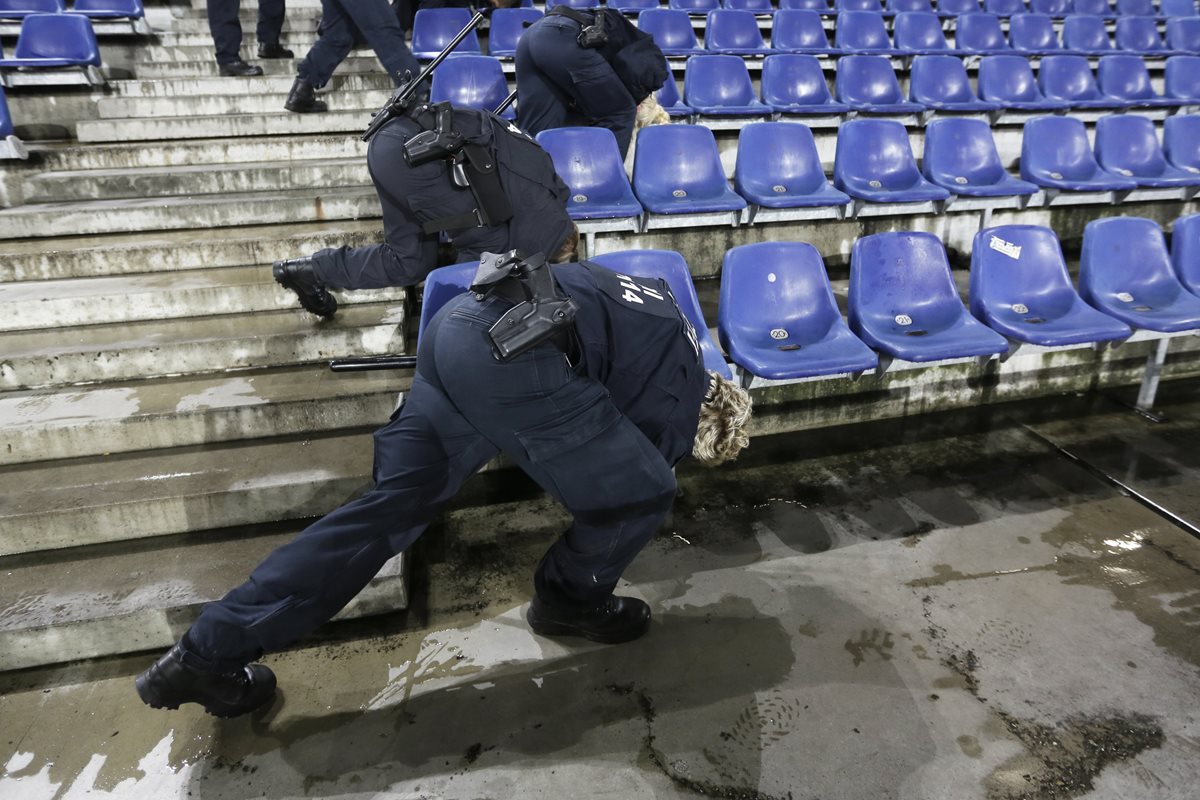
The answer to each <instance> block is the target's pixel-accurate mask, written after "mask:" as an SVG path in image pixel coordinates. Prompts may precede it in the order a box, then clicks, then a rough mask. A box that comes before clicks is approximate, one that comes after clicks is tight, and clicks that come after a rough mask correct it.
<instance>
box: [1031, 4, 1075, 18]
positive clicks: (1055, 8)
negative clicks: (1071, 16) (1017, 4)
mask: <svg viewBox="0 0 1200 800" xmlns="http://www.w3.org/2000/svg"><path fill="white" fill-rule="evenodd" d="M1070 6H1071V3H1070V0H1029V10H1030V11H1031V12H1032V13H1034V14H1048V15H1050V16H1054V17H1065V16H1066V15H1067V13H1068V12H1069V11H1070V10H1071V9H1070Z"/></svg>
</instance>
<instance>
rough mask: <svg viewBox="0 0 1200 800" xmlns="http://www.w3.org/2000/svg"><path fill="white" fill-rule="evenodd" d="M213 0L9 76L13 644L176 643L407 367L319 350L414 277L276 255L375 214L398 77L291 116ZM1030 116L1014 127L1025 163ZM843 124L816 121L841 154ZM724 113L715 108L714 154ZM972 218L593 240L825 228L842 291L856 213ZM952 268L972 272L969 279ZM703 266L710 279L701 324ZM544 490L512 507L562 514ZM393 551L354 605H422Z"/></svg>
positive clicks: (786, 393) (943, 391) (786, 425)
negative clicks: (290, 279)
mask: <svg viewBox="0 0 1200 800" xmlns="http://www.w3.org/2000/svg"><path fill="white" fill-rule="evenodd" d="M203 5H204V3H203V1H202V0H193V2H192V5H191V6H186V5H173V6H164V5H151V6H150V7H149V8H148V9H147V20H148V22H149V23H150V26H151V27H152V28H153V29H154V30H155V33H154V34H153V35H151V36H147V37H140V38H138V37H134V38H119V39H109V38H105V39H102V41H101V44H102V52H103V54H104V58H105V66H104V73H105V76H106V78H107V84H106V86H104V87H100V88H72V89H70V90H65V89H64V90H57V91H56V90H53V89H50V88H46V87H41V88H38V89H36V90H32V91H25V92H20V93H18V92H14V93H13V94H12V95H11V96H10V99H9V102H10V105H11V106H12V110H13V116H14V119H15V120H16V121H17V124H18V129H19V132H21V133H22V138H24V139H25V140H26V142H27V143H28V147H29V150H30V153H31V157H30V159H29V160H28V162H27V163H22V164H17V165H12V164H10V165H8V166H6V167H4V169H3V177H2V180H0V204H2V205H3V206H5V208H4V209H3V210H0V573H2V574H3V575H4V576H5V577H4V581H3V583H2V584H0V587H2V588H0V671H6V670H20V669H27V668H33V667H38V666H41V665H46V664H53V663H58V662H64V661H71V660H76V659H84V658H92V657H102V656H109V655H114V654H120V653H128V652H135V651H143V650H154V649H157V648H160V647H165V646H167V645H168V644H169V643H170V642H171V641H173V640H174V639H175V638H176V637H177V636H178V635H179V633H180V632H181V631H182V630H184V629H185V628H186V626H187V624H188V623H189V621H190V620H191V619H192V618H193V617H194V614H195V613H196V611H197V609H198V607H199V606H200V605H201V604H202V603H204V602H206V601H209V600H212V599H215V598H217V597H219V596H220V595H221V594H222V593H223V592H224V591H225V590H226V589H228V588H229V587H230V586H231V585H232V584H233V583H234V582H236V581H238V580H240V579H241V578H242V576H244V575H245V574H247V572H248V571H249V569H250V568H251V567H252V566H253V565H254V564H255V563H256V562H257V561H258V559H259V558H261V556H262V555H264V554H265V553H266V552H268V551H269V550H270V549H271V548H273V547H274V546H276V545H277V544H278V543H279V542H281V541H283V540H286V539H287V538H288V537H290V536H292V535H294V534H295V533H296V532H297V531H299V530H300V529H302V528H303V527H304V525H305V524H306V521H307V520H308V519H310V518H312V517H315V516H318V515H320V514H322V513H325V512H327V511H329V510H331V509H332V508H334V507H336V506H338V505H339V504H341V503H342V502H344V501H345V500H346V499H348V498H350V497H352V496H353V495H355V494H356V493H357V492H359V491H360V490H362V489H363V488H365V487H366V486H367V485H368V482H369V476H370V460H371V442H370V435H369V432H370V431H371V430H373V429H374V428H376V427H378V425H379V424H380V423H382V422H383V421H384V420H386V419H387V417H388V415H389V414H390V413H391V411H392V410H393V408H394V405H395V402H396V395H397V392H398V391H403V390H404V389H405V388H406V385H407V380H408V378H407V377H406V375H405V373H393V372H367V373H357V374H352V375H344V374H343V375H335V374H332V373H330V372H329V371H328V369H327V367H326V365H325V362H326V361H327V360H328V359H329V358H331V357H338V356H352V355H372V354H383V353H395V352H403V351H404V350H405V347H406V341H405V330H406V328H411V326H410V325H408V323H409V322H410V318H409V315H410V313H411V308H412V300H413V298H411V297H409V296H408V293H407V292H405V291H404V290H399V289H397V290H387V291H371V292H353V293H341V294H340V295H339V299H340V301H341V310H340V311H339V313H338V315H337V317H336V318H335V319H334V320H332V321H325V322H322V321H318V320H317V319H316V318H315V317H312V316H310V315H307V314H305V313H304V312H302V311H301V310H299V309H298V307H297V305H296V303H295V300H294V298H293V297H292V296H291V295H290V294H288V293H286V292H284V291H282V290H281V289H280V288H279V287H277V286H276V285H275V283H274V282H273V281H272V279H271V275H270V270H269V268H268V267H269V264H270V262H271V261H273V260H275V259H279V258H284V257H289V256H295V255H299V254H305V253H309V252H312V251H314V250H316V249H319V248H321V247H325V246H338V245H343V244H347V245H356V244H362V243H366V242H371V241H377V240H378V239H379V238H380V235H381V232H380V222H379V219H378V217H379V206H378V202H377V200H376V198H375V194H374V191H373V189H372V188H371V185H370V180H369V177H368V175H367V171H366V166H365V159H364V153H365V145H363V144H362V143H361V142H360V141H359V140H358V133H359V132H360V131H361V130H362V129H363V128H364V127H365V125H366V123H367V121H368V120H369V117H370V113H371V112H372V111H373V110H375V109H376V108H377V107H378V106H379V105H381V104H382V102H383V101H384V100H385V98H386V97H387V96H388V94H389V93H390V87H389V83H388V80H387V78H386V77H385V76H384V75H383V74H382V72H381V70H379V68H378V66H377V63H376V62H375V60H374V58H373V57H371V55H370V53H369V51H359V52H358V53H357V54H356V55H354V56H352V57H351V58H350V59H348V60H347V61H346V63H345V64H343V65H342V67H341V68H340V69H339V71H338V73H337V74H336V76H335V79H334V85H333V91H332V92H330V93H329V94H328V95H326V97H327V99H328V101H329V102H330V105H331V111H330V113H328V114H317V115H296V114H290V113H288V112H286V111H284V110H283V108H282V105H283V98H284V97H285V96H286V93H287V90H288V88H289V87H290V85H291V81H292V77H293V74H294V64H293V63H291V62H288V61H280V62H265V64H264V66H265V67H266V71H267V74H266V75H264V76H262V77H260V78H250V79H234V78H220V77H217V75H216V69H215V64H214V63H213V60H212V57H211V39H210V38H209V34H208V30H207V23H206V22H205V19H204V12H203ZM245 5H246V9H244V10H243V15H242V21H243V28H244V30H245V31H246V44H245V52H244V55H245V56H246V57H247V58H249V57H250V56H251V55H252V49H253V46H254V40H253V27H254V26H253V8H252V6H253V4H251V3H247V4H245ZM317 8H318V4H317V3H315V2H314V1H313V0H289V2H288V17H287V25H286V26H285V34H284V41H285V43H286V44H287V45H288V46H290V47H292V48H293V49H294V50H295V51H296V53H297V56H302V55H303V53H304V51H305V50H306V49H307V47H308V46H310V45H311V43H312V41H313V39H314V33H313V31H314V28H315V21H316V16H317V13H318V10H317ZM1013 130H1016V135H1015V137H1014V136H1013V135H1012V133H1013V131H1012V130H1001V131H999V132H998V135H997V140H998V143H999V144H1000V147H1001V151H1002V152H1001V156H1002V158H1003V159H1004V160H1005V162H1006V165H1007V166H1009V167H1010V168H1011V166H1012V164H1013V162H1014V161H1015V159H1016V158H1017V156H1018V155H1019V147H1020V137H1019V128H1018V129H1013ZM835 136H836V132H835V131H827V132H825V133H822V134H820V135H819V138H818V145H819V147H820V152H821V156H822V160H823V161H825V162H826V168H827V171H829V167H830V165H831V164H832V157H833V145H834V142H835V138H834V137H835ZM736 137H737V131H736V130H722V131H718V142H719V144H720V147H721V150H722V159H723V163H724V166H725V168H726V171H727V173H731V172H732V164H733V153H734V152H735V151H736ZM914 142H915V143H919V136H918V135H916V134H915V133H914ZM917 155H918V156H919V155H920V151H919V148H918V151H917ZM631 158H632V155H631ZM1195 211H1196V207H1195V203H1194V202H1190V203H1184V202H1181V201H1172V202H1154V203H1143V204H1138V205H1137V206H1136V207H1135V208H1134V209H1132V210H1131V209H1124V210H1123V209H1121V208H1116V207H1078V206H1072V207H1064V208H1042V209H1033V210H1023V211H1018V210H1008V211H1004V212H998V213H997V214H996V215H995V217H994V218H993V224H1004V223H1009V222H1024V223H1029V224H1040V225H1049V226H1050V227H1052V228H1054V229H1055V230H1056V231H1057V232H1058V233H1059V235H1060V236H1061V238H1062V239H1063V241H1064V243H1065V244H1067V245H1068V246H1070V244H1071V243H1072V242H1075V243H1076V244H1077V242H1078V240H1079V238H1080V237H1081V235H1082V230H1083V226H1084V225H1085V224H1086V222H1088V221H1090V220H1091V219H1093V218H1095V217H1097V216H1102V215H1113V214H1119V213H1136V214H1138V215H1141V216H1149V217H1152V218H1154V219H1155V220H1156V221H1158V222H1160V223H1162V224H1167V223H1169V222H1170V221H1171V220H1174V219H1175V218H1176V217H1178V216H1180V215H1181V214H1184V213H1194V212H1195ZM979 222H980V220H979V216H978V214H968V213H963V214H957V215H940V216H938V215H932V214H916V215H900V216H877V217H867V218H862V219H849V220H821V221H817V222H814V221H808V222H805V221H790V222H779V223H773V224H769V225H756V226H739V227H732V226H729V225H724V226H722V225H707V226H698V227H688V228H665V229H657V230H652V231H648V232H644V233H638V232H635V231H605V232H601V233H598V234H597V235H596V236H595V237H594V238H592V239H591V245H592V247H593V248H594V252H597V253H599V252H612V251H618V250H626V249H633V248H659V249H670V250H678V251H679V252H681V253H682V254H683V255H684V256H685V257H686V259H687V261H688V264H689V267H690V269H691V270H692V273H693V275H694V276H695V277H696V278H698V279H702V278H708V277H714V276H716V274H717V273H718V271H719V269H720V264H721V257H722V255H723V254H724V252H725V251H726V250H727V249H729V248H730V247H733V246H736V245H739V244H747V243H751V242H755V241H761V240H796V241H809V242H812V243H813V244H815V245H816V247H817V248H818V249H819V250H820V251H821V252H822V254H824V255H825V258H826V263H827V264H829V266H830V269H831V273H832V277H833V278H834V288H835V292H836V293H837V294H838V295H839V300H840V301H841V302H842V303H843V304H844V297H845V292H846V280H845V278H846V275H845V263H846V261H847V259H848V257H849V254H850V250H851V247H852V245H853V244H854V242H855V241H856V240H857V239H858V238H859V237H861V236H863V235H866V234H869V233H876V232H880V231H886V230H924V231H930V232H934V233H937V234H938V235H939V236H941V238H942V240H943V241H944V242H946V244H947V246H948V247H949V248H950V250H951V252H952V254H959V255H961V254H963V253H966V252H967V251H968V249H969V243H970V240H971V237H972V236H973V235H974V233H975V232H976V230H978V228H979ZM960 263H965V262H961V261H960ZM965 275H966V273H965V270H960V271H958V272H957V273H956V277H958V279H959V282H960V288H961V289H962V295H963V296H964V297H965ZM716 284H717V282H716V281H715V280H714V281H704V280H698V282H697V285H698V286H699V288H700V295H701V299H702V301H703V306H704V312H705V316H706V318H707V320H708V322H709V323H710V325H711V324H714V323H715V321H716V310H715V298H716V295H717V292H716ZM1192 338H1193V340H1194V339H1195V337H1192ZM1152 349H1153V343H1150V342H1142V343H1136V342H1131V343H1129V344H1127V345H1125V346H1123V347H1122V348H1120V349H1118V350H1115V351H1114V350H1105V351H1102V352H1098V351H1094V350H1087V349H1085V350H1077V351H1068V352H1058V353H1038V354H1035V355H1030V356H1024V357H1018V358H1012V359H1009V360H1007V361H1005V362H1000V361H997V360H992V361H991V362H989V363H987V364H981V363H975V362H970V363H956V364H950V365H937V366H929V367H921V368H912V369H895V370H893V371H891V372H889V373H888V374H886V375H882V376H865V377H863V378H859V379H858V380H854V379H851V378H846V377H843V378H837V379H832V380H821V381H807V382H802V383H795V384H788V385H779V386H770V387H767V388H765V389H762V390H759V391H758V393H757V397H756V400H757V402H758V404H759V408H760V411H759V414H758V419H757V421H756V428H755V433H756V434H768V433H773V432H778V431H784V430H792V429H798V428H804V427H814V426H826V425H838V424H845V423H852V422H855V421H860V420H865V419H871V418H880V417H896V416H903V415H906V414H915V413H922V412H927V411H934V410H940V409H949V408H956V407H964V406H971V405H978V404H980V403H991V402H1001V401H1005V400H1015V399H1023V398H1029V397H1041V396H1047V395H1053V394H1057V393H1063V392H1072V391H1086V390H1089V389H1095V388H1103V387H1119V386H1129V385H1136V384H1137V382H1138V381H1139V380H1140V378H1141V373H1142V370H1143V368H1144V365H1145V362H1146V358H1147V356H1148V354H1150V353H1151V352H1152ZM1196 374H1200V346H1198V345H1197V344H1195V343H1190V344H1184V345H1181V346H1179V347H1177V348H1173V350H1172V355H1171V358H1170V360H1169V361H1168V363H1167V365H1166V369H1165V371H1164V377H1172V376H1190V375H1196ZM684 479H685V480H686V476H684ZM539 502H540V501H534V504H533V505H529V504H526V505H525V506H522V508H525V509H529V508H534V509H540V508H541V506H540V505H538V503H539ZM507 510H508V511H512V510H514V509H513V508H507ZM517 510H519V509H517ZM547 514H550V512H546V513H542V512H541V511H538V512H537V513H530V514H526V515H525V516H523V517H521V518H520V519H518V520H517V521H514V522H512V523H511V524H510V527H511V525H521V524H527V525H531V526H532V525H544V524H546V520H547V519H552V520H557V519H558V517H557V516H555V515H553V514H550V516H547ZM454 515H457V517H455V516H454ZM453 519H461V520H464V521H463V522H462V523H461V526H462V527H464V528H471V529H473V530H475V531H476V532H478V531H481V530H482V531H488V530H492V529H494V527H495V513H494V511H493V513H490V514H489V513H487V508H486V507H481V506H471V505H469V504H464V505H462V506H460V507H459V508H458V509H457V510H456V511H455V512H453V514H452V521H451V523H450V525H451V527H453V526H454V525H455V524H457V523H454V522H453ZM402 562H403V560H402V559H400V558H398V559H394V560H393V562H392V563H391V564H389V566H388V567H387V568H385V570H384V571H383V572H382V573H381V574H380V576H379V577H377V578H376V580H375V581H374V582H373V584H372V585H371V587H370V588H369V589H368V591H367V592H365V593H364V594H363V595H361V596H360V597H359V598H358V599H356V601H355V602H354V603H353V604H352V605H351V606H350V607H348V608H347V609H346V610H345V611H344V612H343V616H363V615H368V614H376V613H382V612H387V611H392V610H396V609H400V608H403V607H405V605H406V602H407V593H406V592H407V587H406V581H405V578H406V575H405V568H404V567H405V565H404V564H403V563H402Z"/></svg>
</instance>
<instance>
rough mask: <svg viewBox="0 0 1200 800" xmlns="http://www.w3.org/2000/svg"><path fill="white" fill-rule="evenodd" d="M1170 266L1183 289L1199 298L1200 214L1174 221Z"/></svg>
mask: <svg viewBox="0 0 1200 800" xmlns="http://www.w3.org/2000/svg"><path fill="white" fill-rule="evenodd" d="M1171 265H1172V266H1173V267H1175V277H1176V278H1179V282H1180V283H1182V284H1183V286H1184V288H1185V289H1187V290H1188V291H1189V292H1191V293H1192V294H1194V295H1198V296H1200V214H1192V215H1191V216H1189V217H1180V218H1179V219H1177V220H1175V227H1174V229H1173V230H1172V231H1171Z"/></svg>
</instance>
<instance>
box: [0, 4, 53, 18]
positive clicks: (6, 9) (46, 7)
mask: <svg viewBox="0 0 1200 800" xmlns="http://www.w3.org/2000/svg"><path fill="white" fill-rule="evenodd" d="M65 7H66V6H65V4H64V1H63V0H0V19H20V18H22V17H27V16H29V15H30V14H61V13H62V12H63V10H64V9H65Z"/></svg>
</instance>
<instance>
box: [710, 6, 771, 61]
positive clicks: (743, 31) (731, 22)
mask: <svg viewBox="0 0 1200 800" xmlns="http://www.w3.org/2000/svg"><path fill="white" fill-rule="evenodd" d="M766 46H767V45H766V42H764V41H763V37H762V31H760V30H759V29H758V20H757V19H756V18H755V16H754V12H752V11H731V10H728V9H723V8H721V9H717V10H715V11H710V12H708V17H707V22H706V23H705V28H704V49H705V50H710V51H713V52H721V51H722V50H762V49H764V48H765V47H766Z"/></svg>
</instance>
